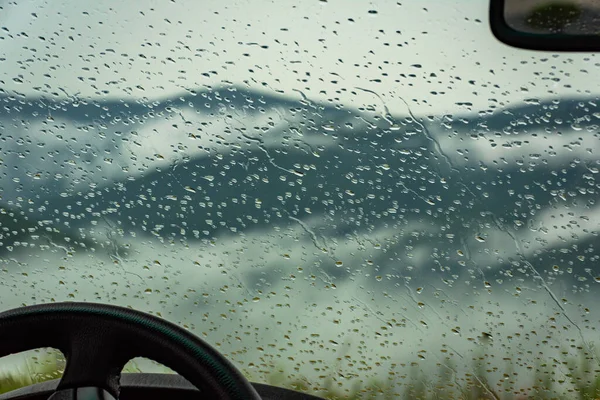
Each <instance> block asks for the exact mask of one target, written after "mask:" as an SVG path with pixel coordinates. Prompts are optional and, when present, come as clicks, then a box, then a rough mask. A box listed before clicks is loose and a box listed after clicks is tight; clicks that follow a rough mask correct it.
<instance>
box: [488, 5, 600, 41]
mask: <svg viewBox="0 0 600 400" xmlns="http://www.w3.org/2000/svg"><path fill="white" fill-rule="evenodd" d="M490 2H491V3H490V25H491V28H492V32H493V34H494V36H495V37H496V38H497V39H498V40H500V41H501V42H503V43H506V44H507V45H509V46H513V47H518V48H522V49H530V50H545V51H600V0H490Z"/></svg>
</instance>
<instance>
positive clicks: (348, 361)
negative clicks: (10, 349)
mask: <svg viewBox="0 0 600 400" xmlns="http://www.w3.org/2000/svg"><path fill="white" fill-rule="evenodd" d="M467 3H468V4H467ZM488 5H489V4H488V1H483V0H482V1H469V2H464V1H458V0H456V1H443V2H442V1H437V0H430V1H381V2H360V1H350V2H348V1H344V0H320V1H319V0H310V1H308V0H307V1H303V0H302V1H296V0H294V1H292V0H279V1H272V2H269V1H221V0H219V1H216V0H203V1H191V0H190V1H183V0H177V1H175V0H173V1H144V2H130V3H127V4H125V3H123V2H122V1H113V0H105V1H101V2H98V1H95V2H93V1H80V0H48V1H34V0H30V1H15V2H3V3H1V5H0V11H1V12H0V106H1V108H0V196H1V199H0V308H1V309H2V310H6V309H10V308H14V307H18V306H21V305H25V304H27V305H29V304H37V303H45V302H53V301H68V300H71V301H90V302H103V303H110V304H116V305H122V306H131V307H134V308H136V309H139V310H143V311H147V312H151V313H153V314H155V315H159V316H161V317H163V318H165V319H167V320H169V321H172V322H175V323H177V324H179V325H181V326H183V327H185V328H187V329H189V330H190V331H191V332H193V333H195V334H197V335H198V336H200V337H201V338H203V339H205V340H206V341H208V342H209V343H211V344H212V345H214V346H215V347H216V348H217V349H218V350H219V351H221V352H222V353H223V354H224V355H225V356H226V357H228V358H229V359H230V360H232V361H233V362H234V363H235V364H236V366H238V367H239V368H240V369H241V370H242V371H243V372H244V373H245V374H246V376H247V377H248V378H249V379H250V380H253V381H257V382H266V383H271V384H275V385H280V386H285V387H293V388H296V389H297V390H301V391H305V392H309V393H316V394H319V395H322V396H325V395H327V396H330V397H333V396H351V395H356V396H358V397H360V396H362V395H364V396H366V395H367V394H368V393H371V394H376V393H384V394H386V395H390V396H391V395H392V394H394V393H395V394H402V395H406V396H408V397H419V396H421V398H423V397H425V398H445V397H451V396H455V397H456V396H459V395H461V396H463V397H466V398H513V397H511V396H522V398H525V397H528V396H529V397H531V396H539V397H543V396H545V395H548V393H553V396H555V397H556V396H557V395H556V393H560V394H561V396H563V395H564V396H565V397H567V398H568V397H575V396H576V394H575V392H576V391H578V392H585V391H587V392H586V393H589V394H590V395H592V394H593V395H598V394H600V393H597V392H596V391H597V390H598V388H599V387H600V383H598V382H600V380H599V379H598V378H599V377H600V374H599V373H598V371H600V362H599V360H600V358H599V355H598V354H597V352H596V350H595V343H596V342H598V340H599V336H598V332H597V331H596V328H597V326H598V322H599V318H600V311H599V310H598V309H597V308H596V306H595V305H594V304H595V302H596V301H597V296H598V295H597V292H598V290H599V288H600V286H598V284H599V282H600V267H599V260H600V253H599V251H600V248H599V242H598V233H599V226H600V224H599V223H600V217H599V215H600V208H599V207H600V205H599V204H596V201H597V199H598V191H599V190H600V189H599V186H598V185H599V184H598V171H599V168H600V165H599V163H600V162H599V160H600V158H599V156H598V152H599V151H600V141H599V132H600V130H599V124H600V107H599V101H600V99H599V97H598V94H599V93H600V87H599V85H598V80H597V77H598V74H599V72H600V64H599V59H598V57H596V56H595V55H594V54H577V53H571V54H568V53H565V54H560V55H558V54H551V53H544V52H533V51H524V50H517V49H512V48H509V47H507V46H505V45H503V44H500V43H499V42H497V41H496V40H495V39H494V38H493V36H492V34H491V33H490V30H489V26H488V23H487V10H488ZM59 364H60V363H59ZM2 368H4V369H3V371H4V370H7V371H8V370H10V368H11V367H10V366H6V367H2ZM148 368H151V367H150V366H149V367H148ZM142 369H143V368H142ZM7 373H8V372H7ZM361 393H362V394H361ZM544 393H545V394H544ZM548 396H549V397H552V396H550V395H548Z"/></svg>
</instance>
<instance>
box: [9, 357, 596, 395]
mask: <svg viewBox="0 0 600 400" xmlns="http://www.w3.org/2000/svg"><path fill="white" fill-rule="evenodd" d="M578 351H579V355H578V357H568V356H564V357H563V359H560V360H558V359H551V360H547V361H546V362H542V361H539V362H538V363H537V365H535V367H532V368H530V370H531V377H530V382H531V384H530V385H528V386H527V387H517V386H516V384H515V380H516V378H517V373H515V371H514V366H513V365H512V362H507V364H506V366H505V369H504V372H503V373H502V374H501V378H500V379H499V380H498V379H496V380H495V381H494V380H493V379H492V376H497V374H496V375H493V374H492V373H491V372H492V371H491V370H489V369H486V368H489V366H488V363H487V360H486V357H485V353H480V354H478V355H476V356H475V357H474V358H473V360H472V366H471V368H470V371H469V372H466V373H462V374H461V373H458V372H457V368H456V364H455V363H454V362H453V361H452V360H451V359H447V360H446V362H445V363H444V364H438V371H437V373H434V374H429V375H426V374H425V373H424V372H423V371H421V370H420V368H419V366H418V363H416V362H415V363H412V364H411V368H410V372H409V373H408V374H407V375H400V374H396V373H395V372H394V371H393V370H390V371H389V372H388V374H387V376H386V377H385V378H374V379H371V380H368V381H363V380H360V379H358V378H357V379H355V380H353V381H352V382H351V383H350V384H349V385H348V384H347V382H345V381H346V379H341V378H340V376H341V373H340V371H339V368H333V369H334V370H335V373H334V374H332V375H331V376H323V377H321V378H320V379H319V381H314V380H313V381H310V380H308V379H306V378H297V377H294V378H292V377H290V376H288V375H286V374H285V372H284V370H283V369H279V370H277V371H275V372H270V373H268V374H267V375H265V377H264V379H260V380H261V381H265V382H267V383H269V384H272V385H276V386H280V387H286V388H289V389H293V390H297V391H301V392H305V393H311V394H315V395H317V396H320V397H323V398H325V399H330V400H342V399H345V400H357V399H367V400H390V399H398V398H402V399H422V400H437V399H465V400H475V399H477V400H480V399H494V400H496V399H497V400H500V399H501V400H525V399H539V400H546V399H573V398H577V399H582V400H583V399H597V398H600V367H599V366H598V362H597V360H598V358H597V355H596V354H593V355H590V354H588V353H586V352H585V351H584V350H583V348H580V349H579V350H578ZM563 354H569V353H568V352H566V351H565V352H563ZM19 356H21V358H20V362H15V360H14V359H13V360H10V361H11V362H10V369H6V367H5V368H4V370H2V369H0V393H5V392H9V391H11V390H15V389H18V388H20V387H23V386H28V385H31V384H34V383H38V382H43V381H47V380H51V379H56V378H60V377H61V376H62V373H63V371H64V366H65V361H64V358H63V357H62V354H60V353H58V352H54V351H46V350H36V351H33V352H27V353H21V354H20V355H19ZM11 357H14V356H11ZM486 366H487V367H486ZM164 370H165V372H167V371H169V372H171V370H169V369H168V368H166V367H164ZM561 370H562V371H565V372H564V373H563V374H560V373H559V371H561ZM123 372H142V369H141V368H140V367H139V366H138V365H137V363H136V362H130V363H128V364H127V365H126V366H125V368H124V369H123ZM334 375H335V376H334ZM521 378H522V377H521Z"/></svg>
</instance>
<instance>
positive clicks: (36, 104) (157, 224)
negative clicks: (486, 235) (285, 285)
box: [0, 88, 600, 265]
mask: <svg viewBox="0 0 600 400" xmlns="http://www.w3.org/2000/svg"><path fill="white" fill-rule="evenodd" d="M0 103H5V106H4V108H3V109H2V112H1V113H0V123H2V124H3V126H4V128H3V129H4V131H5V132H6V133H7V134H8V132H10V126H11V124H12V126H15V124H17V123H18V122H19V121H29V123H30V124H31V123H33V122H34V121H35V120H36V118H38V119H39V120H40V123H41V124H42V127H44V126H45V127H46V128H47V129H46V128H43V129H42V130H33V129H30V130H29V131H28V132H29V133H28V135H29V136H28V138H29V140H30V143H31V144H27V145H25V146H24V148H33V147H34V146H35V145H34V144H33V140H39V135H40V132H42V134H43V135H46V136H53V137H55V136H56V135H57V134H58V133H57V132H62V133H60V134H61V135H63V137H64V138H66V137H68V136H69V135H71V136H70V137H74V138H79V141H78V142H77V143H78V144H77V146H75V144H74V143H75V140H74V139H73V140H71V141H70V142H69V140H65V142H66V143H64V144H63V147H62V148H59V149H55V150H54V151H55V153H56V154H55V155H54V157H53V160H54V161H53V164H51V163H50V162H49V160H50V159H47V164H45V165H46V166H47V167H48V170H49V168H51V167H52V168H56V171H61V172H52V174H50V173H48V174H47V175H46V178H45V179H44V176H43V175H44V172H43V166H44V164H43V163H42V164H41V165H40V166H38V167H35V168H31V170H42V172H41V175H42V179H40V181H41V182H42V183H40V184H36V183H35V181H34V180H29V181H28V180H27V179H25V178H23V179H21V180H20V181H19V185H20V186H19V188H18V190H20V191H21V192H20V193H25V194H29V195H30V196H29V201H31V202H32V203H33V205H32V206H30V207H27V209H28V210H30V211H28V212H24V211H23V212H24V214H22V215H21V216H20V217H19V218H20V219H18V220H16V219H15V220H11V221H8V222H3V224H8V223H10V224H12V225H11V226H12V227H11V228H8V229H9V230H11V231H12V230H14V227H15V226H21V225H20V224H23V225H22V227H21V228H20V229H19V230H17V231H18V232H19V234H18V235H16V236H15V237H14V238H13V239H12V240H17V238H18V240H24V239H25V238H26V237H27V234H28V233H27V232H28V231H29V229H30V228H34V227H35V225H36V223H37V222H28V221H29V220H28V219H27V218H39V219H48V220H51V221H52V226H58V225H60V222H62V221H63V220H64V221H67V222H68V226H69V227H70V228H72V229H73V230H74V231H76V232H79V233H80V234H82V235H83V236H85V235H86V232H87V231H89V229H90V227H93V226H95V225H94V224H98V223H102V224H109V225H114V226H118V231H119V232H120V235H121V236H120V237H121V238H125V237H126V236H127V232H136V234H138V235H142V236H143V235H148V236H154V237H159V238H162V239H164V240H184V241H192V242H193V241H194V240H200V239H212V238H214V237H216V236H218V235H221V234H224V233H227V234H237V235H239V234H243V233H244V232H250V231H252V230H265V229H269V230H271V229H273V228H274V227H279V228H286V227H289V226H292V225H298V224H304V222H303V221H307V220H314V217H315V216H318V217H319V221H320V222H319V223H318V226H312V227H308V226H306V228H307V229H310V230H311V232H313V234H315V232H316V233H318V234H317V235H316V236H315V238H314V241H315V244H316V243H317V242H319V243H321V242H322V241H320V239H319V237H323V238H325V237H339V238H344V237H362V236H365V235H366V236H368V235H370V234H373V233H374V232H378V230H381V229H384V228H385V229H391V230H393V231H394V232H396V233H395V235H394V237H393V238H391V239H390V240H388V243H387V250H388V251H391V252H396V253H399V254H404V253H406V252H407V251H406V249H407V248H408V247H413V248H414V247H415V246H418V245H419V244H424V243H426V245H427V246H428V247H429V248H432V249H433V248H437V249H444V248H448V247H449V239H448V238H449V237H450V236H449V234H452V237H454V236H457V237H459V238H460V240H459V242H460V241H461V240H462V241H473V240H475V239H474V238H477V237H478V235H480V234H481V232H485V231H486V230H489V229H491V228H494V229H500V230H502V231H506V232H512V231H513V230H515V229H517V228H518V227H520V226H524V227H527V226H529V224H530V223H531V221H532V220H535V219H536V218H539V216H540V215H541V214H542V213H543V212H544V211H547V210H550V209H552V208H553V207H556V205H557V204H558V203H559V202H561V201H562V202H564V203H565V204H567V205H568V206H570V207H573V208H577V207H580V208H583V209H586V207H587V208H588V209H589V208H590V207H592V206H593V204H594V202H595V199H596V198H597V193H596V191H597V183H596V176H597V173H596V172H597V168H598V165H597V163H596V164H594V162H593V160H594V159H593V157H594V156H590V157H589V158H588V159H585V158H581V157H579V156H573V154H574V153H573V152H574V151H575V152H577V151H580V149H581V148H585V147H586V145H587V143H588V141H589V140H590V138H589V137H588V136H590V137H593V136H594V135H597V134H598V124H599V120H600V113H599V112H598V99H595V98H587V99H584V98H582V99H555V100H548V101H541V100H537V99H528V100H527V101H525V102H524V103H523V104H520V105H510V106H503V107H500V106H499V107H498V108H496V109H490V110H481V111H480V112H478V113H473V112H471V113H463V114H458V115H457V114H453V115H440V116H418V117H415V116H414V115H412V113H411V112H410V110H409V109H407V110H405V114H404V115H392V114H390V113H384V114H383V115H382V114H381V113H380V112H378V111H377V109H376V108H374V107H363V108H355V109H350V108H347V107H343V106H341V105H330V104H321V103H314V102H311V101H308V100H306V99H303V100H292V99H289V98H285V97H283V96H277V95H268V94H261V93H255V92H252V91H249V90H242V89H239V88H237V89H234V88H221V89H218V90H212V91H208V90H207V91H204V92H193V93H188V94H186V95H183V96H178V97H173V98H169V99H162V100H156V101H153V102H150V101H146V102H141V101H134V102H127V101H125V100H107V101H100V100H98V101H93V102H92V101H90V102H84V101H81V100H72V101H60V102H52V101H48V100H44V99H17V98H8V97H5V98H2V99H0ZM49 118H51V120H50V122H48V121H49ZM52 121H54V122H52ZM57 121H66V125H63V126H62V127H60V126H59V128H60V129H58V130H57V129H56V126H52V124H53V123H58V122H57ZM157 121H158V122H157ZM160 122H167V123H168V124H167V125H168V126H157V125H153V124H155V123H160ZM59 125H60V124H59ZM153 127H154V128H153ZM83 128H85V129H83ZM44 129H46V130H44ZM142 130H145V131H152V130H154V133H153V134H155V135H158V136H160V137H161V139H163V140H165V144H164V145H162V146H163V148H162V149H159V150H158V151H160V153H161V154H160V157H158V156H156V155H154V156H152V157H148V156H145V158H144V157H142V156H141V155H140V154H137V153H132V152H129V153H127V152H125V151H124V150H123V149H122V147H123V146H125V147H126V146H130V145H131V142H132V141H135V140H137V141H139V144H138V147H139V148H140V149H143V148H144V147H145V142H144V137H142V136H143V135H142V134H141V133H140V132H141V131H142ZM76 131H77V132H76ZM69 132H70V133H69ZM169 132H175V133H169ZM35 134H38V139H35V138H33V136H34V135H35ZM176 134H177V135H180V136H177V137H176V136H175V135H176ZM77 135H79V136H77ZM182 135H183V136H182ZM5 137H6V135H5ZM181 137H184V138H185V140H183V139H181ZM82 138H83V139H82ZM117 138H118V140H117ZM146 138H149V136H147V137H146ZM20 139H21V140H22V139H23V138H22V137H21V138H20ZM124 139H127V140H124ZM596 139H597V138H596ZM94 140H96V141H97V142H93V141H94ZM148 140H149V139H148ZM86 143H87V145H88V148H96V155H95V156H91V155H90V156H89V157H90V158H89V159H88V161H89V162H87V164H86V162H82V161H77V160H76V161H75V162H73V163H70V164H69V163H68V162H67V161H64V162H58V161H57V160H58V159H61V157H63V159H64V160H67V159H68V160H71V159H73V155H74V154H79V155H80V156H81V158H79V159H78V160H83V159H85V157H83V155H82V154H81V151H80V150H81V149H83V148H84V147H85V146H86ZM473 144H476V145H477V146H479V147H475V148H471V147H469V146H472V145H473ZM107 146H108V147H107ZM111 146H112V147H111ZM453 146H454V147H453ZM42 147H43V148H44V146H42ZM103 149H104V153H105V154H109V153H110V155H111V157H113V164H119V165H121V166H123V165H128V167H127V168H121V169H122V170H119V171H117V172H115V173H114V174H113V173H112V172H111V173H109V170H108V169H106V170H105V169H103V168H104V167H102V166H101V165H100V164H94V163H93V161H94V160H95V159H96V158H98V157H101V155H100V154H101V153H102V151H103ZM469 149H471V150H469ZM477 149H484V150H485V154H484V153H483V152H482V151H483V150H477ZM44 150H46V148H44ZM594 150H595V151H597V149H588V150H587V152H588V153H589V154H593V151H594ZM11 151H12V153H11V154H12V155H13V156H15V157H16V155H15V154H16V153H15V152H17V150H11ZM20 151H21V152H22V151H23V144H21V149H20ZM140 151H142V150H140ZM178 151H179V153H180V154H183V156H180V155H178V154H179V153H178ZM581 152H582V153H583V154H584V155H585V151H584V150H581ZM590 152H591V153H590ZM168 154H171V156H172V158H169V155H168ZM173 154H175V156H173ZM577 154H579V153H577ZM5 156H6V154H5ZM129 156H132V157H134V158H135V160H134V161H131V159H128V158H127V157H129ZM24 157H25V159H26V160H27V162H29V165H33V163H35V160H33V159H32V157H30V156H28V155H25V156H24ZM119 157H120V158H119ZM13 160H15V159H13ZM590 160H591V161H590ZM13 162H14V163H16V161H13ZM132 162H133V164H132ZM128 163H129V164H128ZM142 164H143V166H144V168H141V167H140V168H138V170H137V172H136V173H135V174H133V173H131V171H132V169H133V167H137V166H140V165H142ZM10 168H11V164H10V163H6V162H5V164H4V166H3V167H2V169H3V170H4V178H3V179H2V181H0V185H11V184H12V183H11V178H12V176H11V173H13V172H14V171H11V169H10ZM105 168H109V167H105ZM77 169H79V172H78V173H80V175H79V176H80V178H77V179H74V178H72V177H73V175H69V174H73V173H75V172H77ZM82 170H83V172H81V171H82ZM123 170H125V172H124V171H123ZM110 171H113V170H110ZM98 174H100V175H98ZM58 175H60V179H62V180H63V181H64V180H66V181H68V182H69V184H71V186H68V187H67V189H65V187H64V186H61V185H59V184H56V185H53V184H52V182H53V179H54V178H53V177H56V176H58ZM65 177H67V178H65ZM69 177H71V178H69ZM100 177H101V178H100ZM27 182H29V183H27ZM75 183H76V184H75ZM28 185H29V186H28ZM5 193H8V191H6V192H5ZM560 199H564V200H560ZM51 216H52V217H51ZM303 226H304V225H303ZM417 226H418V228H416V227H417ZM7 227H8V225H7ZM66 235H67V236H65V239H66V238H67V237H69V238H72V239H69V240H75V241H76V239H75V238H74V237H73V236H72V234H70V233H69V234H66ZM456 240H458V239H455V241H456ZM573 240H574V241H575V242H577V240H576V239H573ZM451 242H452V240H451ZM407 246H408V247H407ZM450 247H452V246H450ZM453 247H456V246H454V245H453ZM452 251H455V250H452ZM594 251H595V250H594ZM540 254H541V253H540ZM434 261H435V260H431V262H432V263H434V264H435V262H434ZM432 265H433V264H432Z"/></svg>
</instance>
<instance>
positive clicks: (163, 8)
mask: <svg viewBox="0 0 600 400" xmlns="http://www.w3.org/2000/svg"><path fill="white" fill-rule="evenodd" d="M400 3H401V4H400ZM133 4H136V5H138V7H137V8H136V7H133V6H132V5H133ZM142 4H144V6H141V5H142ZM132 5H128V6H127V7H123V6H122V2H120V1H116V0H105V1H102V2H92V1H80V0H71V1H69V0H59V1H50V2H48V1H40V0H29V1H21V2H19V3H18V4H17V5H5V6H3V7H4V10H2V13H1V14H0V26H2V27H4V28H3V29H4V30H3V31H0V34H1V35H2V36H3V37H4V40H2V41H0V57H1V58H2V59H3V61H2V62H1V63H0V80H2V81H3V83H2V87H3V88H4V89H5V90H16V91H18V92H21V93H26V94H32V95H36V94H37V95H39V94H41V93H40V92H39V91H36V90H35V88H36V87H37V88H42V89H43V90H44V91H47V92H48V93H52V92H54V93H56V94H58V95H60V96H66V95H67V94H68V95H74V94H79V96H83V97H87V96H90V97H97V96H111V97H123V96H135V97H148V98H152V99H154V98H160V97H164V96H169V95H172V94H174V93H180V92H181V91H182V90H184V89H185V88H188V89H189V88H194V87H199V86H202V85H207V84H208V85H217V84H222V83H228V82H229V83H234V84H244V82H246V84H248V85H250V86H251V87H253V88H257V89H261V90H268V91H273V90H281V91H284V92H285V93H286V94H287V95H290V96H295V97H297V98H300V96H301V95H300V94H299V93H298V92H296V91H302V92H303V93H304V94H305V95H306V96H308V97H309V98H311V99H322V100H327V99H336V98H337V99H338V100H336V101H339V102H342V103H344V104H346V105H349V106H350V105H354V106H357V107H358V106H361V105H364V104H373V105H376V106H377V107H381V104H382V103H381V100H379V99H377V98H376V96H374V95H373V94H372V93H369V92H365V91H360V90H357V89H356V88H357V87H360V88H364V89H369V90H372V91H375V92H377V93H378V94H380V95H381V97H382V98H383V100H384V101H385V102H386V104H387V105H388V107H389V108H390V109H392V110H396V111H398V112H402V111H403V110H405V105H404V103H403V102H402V101H401V100H400V97H403V98H404V99H406V100H407V101H408V103H409V104H411V106H414V107H415V110H418V111H419V112H423V113H427V112H429V111H436V112H442V111H452V110H455V109H456V107H457V106H456V103H458V102H461V103H473V104H474V105H475V110H476V111H477V110H478V109H482V108H488V107H489V106H490V105H494V104H498V103H502V102H506V101H508V100H522V99H523V98H527V97H553V96H556V95H561V96H566V95H575V94H585V91H586V90H590V91H592V92H594V90H595V88H593V87H590V86H589V84H588V83H589V81H590V74H591V73H592V72H591V71H592V70H594V69H595V68H597V65H598V58H597V57H596V56H595V55H586V54H563V55H552V54H548V53H538V52H531V51H523V50H517V49H511V48H509V47H507V46H505V45H503V44H501V43H499V42H497V41H496V40H495V39H494V38H493V37H492V35H491V32H490V31H489V27H488V22H487V9H488V1H486V0H471V1H468V2H465V1H458V0H457V1H443V2H441V1H403V2H399V1H381V2H367V1H355V0H350V1H347V0H344V1H342V0H327V1H319V0H314V1H300V2H298V1H295V0H294V1H292V0H280V1H273V2H269V1H237V2H234V1H228V2H223V1H220V0H218V1H216V0H203V1H181V0H179V1H160V2H158V1H144V2H136V3H132ZM24 34H26V35H27V36H25V35H24ZM399 45H401V46H399ZM536 73H537V74H536ZM595 91H596V92H597V90H595ZM352 92H355V93H352Z"/></svg>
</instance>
